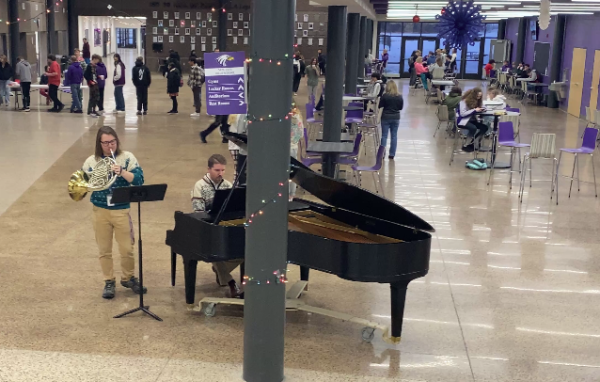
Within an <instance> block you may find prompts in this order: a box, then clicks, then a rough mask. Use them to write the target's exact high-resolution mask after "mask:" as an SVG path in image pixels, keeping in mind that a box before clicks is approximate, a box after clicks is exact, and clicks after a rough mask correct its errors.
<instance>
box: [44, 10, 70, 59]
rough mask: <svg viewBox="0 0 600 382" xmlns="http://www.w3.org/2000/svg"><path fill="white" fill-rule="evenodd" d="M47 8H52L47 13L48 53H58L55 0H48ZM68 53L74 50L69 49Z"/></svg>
mask: <svg viewBox="0 0 600 382" xmlns="http://www.w3.org/2000/svg"><path fill="white" fill-rule="evenodd" d="M71 1H74V0H71ZM46 8H47V9H49V10H50V12H48V14H47V15H46V20H47V27H48V53H49V54H53V53H54V54H56V53H58V46H57V44H58V36H56V27H55V26H54V0H46ZM61 53H62V52H61ZM68 54H69V56H70V55H71V54H73V50H69V52H68Z"/></svg>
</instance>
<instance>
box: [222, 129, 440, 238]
mask: <svg viewBox="0 0 600 382" xmlns="http://www.w3.org/2000/svg"><path fill="white" fill-rule="evenodd" d="M224 136H225V137H226V138H227V139H229V140H231V141H232V142H233V143H235V144H236V145H238V146H240V147H242V148H246V146H247V142H248V137H247V136H246V135H242V134H235V133H227V134H224ZM290 161H291V167H290V179H291V180H292V181H293V182H294V183H296V184H297V185H298V186H300V187H302V188H303V189H305V190H306V191H308V192H309V193H311V194H312V195H314V196H316V197H317V198H319V199H321V200H322V201H324V202H325V203H327V204H329V205H330V206H332V207H337V208H341V209H344V210H347V211H351V212H355V213H359V214H361V215H365V216H371V217H374V218H377V219H381V220H386V221H389V222H392V223H396V224H399V225H402V226H405V227H409V228H414V229H417V230H420V231H427V232H435V229H434V228H433V227H432V226H431V225H430V224H429V223H427V222H426V221H425V220H423V219H421V218H420V217H418V216H417V215H415V214H413V213H412V212H410V211H408V210H407V209H405V208H404V207H402V206H400V205H398V204H396V203H394V202H392V201H390V200H387V199H385V198H382V197H380V196H379V195H375V194H373V193H371V192H369V191H367V190H364V189H362V188H359V187H356V186H354V185H352V184H348V183H344V182H340V181H337V180H335V179H332V178H329V177H327V176H324V175H321V174H319V173H316V172H314V171H313V170H311V169H310V168H308V167H306V166H305V165H303V164H302V163H300V162H299V161H298V160H296V159H295V158H292V157H290Z"/></svg>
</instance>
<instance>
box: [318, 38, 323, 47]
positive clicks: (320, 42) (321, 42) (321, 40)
mask: <svg viewBox="0 0 600 382" xmlns="http://www.w3.org/2000/svg"><path fill="white" fill-rule="evenodd" d="M319 46H323V39H322V38H320V39H319Z"/></svg>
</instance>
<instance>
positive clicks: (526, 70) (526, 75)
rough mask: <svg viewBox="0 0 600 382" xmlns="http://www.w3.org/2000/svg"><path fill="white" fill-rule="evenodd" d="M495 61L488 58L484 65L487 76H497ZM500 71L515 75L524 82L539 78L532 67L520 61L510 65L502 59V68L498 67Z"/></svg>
mask: <svg viewBox="0 0 600 382" xmlns="http://www.w3.org/2000/svg"><path fill="white" fill-rule="evenodd" d="M495 67H496V61H495V60H493V59H492V60H489V61H488V63H487V64H486V65H485V66H484V68H483V69H484V71H485V75H486V77H487V78H492V79H494V78H497V76H496V69H495ZM500 71H501V72H502V73H508V74H511V75H513V76H515V77H516V78H517V79H519V81H525V82H537V81H538V80H539V78H538V75H537V71H536V70H535V69H532V68H531V66H530V65H529V64H526V63H523V62H520V63H519V64H518V65H517V63H516V62H513V63H512V66H511V65H510V63H509V62H508V61H504V63H503V64H502V68H501V69H500Z"/></svg>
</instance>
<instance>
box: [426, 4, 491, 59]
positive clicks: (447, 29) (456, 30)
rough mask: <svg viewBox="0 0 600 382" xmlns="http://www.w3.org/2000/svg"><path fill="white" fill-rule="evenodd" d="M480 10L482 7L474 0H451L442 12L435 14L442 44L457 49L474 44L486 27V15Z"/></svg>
mask: <svg viewBox="0 0 600 382" xmlns="http://www.w3.org/2000/svg"><path fill="white" fill-rule="evenodd" d="M480 12H481V7H480V6H479V5H474V4H473V2H472V1H450V2H449V3H448V5H446V7H444V8H443V9H442V14H441V15H436V16H435V18H436V19H437V20H438V24H437V30H438V37H439V38H440V39H443V41H442V44H443V45H445V46H448V47H450V48H457V49H460V48H462V47H463V46H465V45H467V44H469V45H474V44H475V40H476V39H477V38H478V37H479V32H481V31H482V30H483V28H484V24H483V21H484V20H485V16H483V15H482V14H481V13H480Z"/></svg>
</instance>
